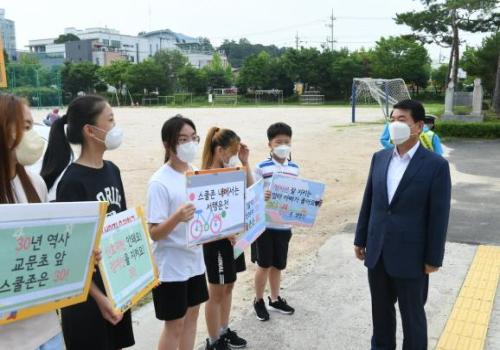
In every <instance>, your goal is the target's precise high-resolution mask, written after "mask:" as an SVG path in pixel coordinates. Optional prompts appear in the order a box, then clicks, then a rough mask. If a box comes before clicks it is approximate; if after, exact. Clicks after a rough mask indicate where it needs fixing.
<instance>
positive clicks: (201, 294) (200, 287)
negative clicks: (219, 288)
mask: <svg viewBox="0 0 500 350" xmlns="http://www.w3.org/2000/svg"><path fill="white" fill-rule="evenodd" d="M207 300H208V289H207V280H206V278H205V274H202V275H198V276H194V277H191V278H190V279H188V280H187V281H184V282H161V283H160V285H159V286H158V287H156V288H155V289H153V303H154V306H155V314H156V318H157V319H159V320H161V321H173V320H177V319H179V318H183V317H184V316H186V312H187V310H188V308H190V307H193V306H196V305H200V304H202V303H204V302H205V301H207Z"/></svg>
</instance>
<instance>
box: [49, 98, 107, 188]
mask: <svg viewBox="0 0 500 350" xmlns="http://www.w3.org/2000/svg"><path fill="white" fill-rule="evenodd" d="M106 103H107V102H106V100H105V99H104V98H103V97H101V96H94V95H87V96H80V97H77V98H75V99H74V100H73V101H71V103H70V104H69V106H68V110H67V112H66V114H65V115H64V116H63V117H62V118H59V119H57V120H56V121H55V122H54V123H53V124H52V127H51V128H50V134H49V144H48V145H47V150H46V152H45V155H44V157H43V163H42V170H41V172H40V175H41V176H42V177H43V179H44V180H45V183H46V184H47V188H48V189H49V190H50V189H51V188H52V186H54V183H55V182H56V180H57V178H58V177H59V176H60V175H61V174H62V172H63V171H64V169H66V167H67V166H68V165H69V163H70V162H71V161H72V159H73V151H72V149H71V145H70V143H72V144H76V145H81V146H83V127H84V126H85V125H87V124H89V125H95V123H96V120H97V117H98V116H99V115H100V114H101V113H102V111H103V110H104V108H105V107H106ZM66 125H67V128H66V131H65V130H64V129H65V126H66Z"/></svg>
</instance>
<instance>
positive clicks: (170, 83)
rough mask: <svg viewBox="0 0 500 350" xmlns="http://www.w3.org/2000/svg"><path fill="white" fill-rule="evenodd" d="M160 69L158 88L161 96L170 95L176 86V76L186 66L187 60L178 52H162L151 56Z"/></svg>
mask: <svg viewBox="0 0 500 350" xmlns="http://www.w3.org/2000/svg"><path fill="white" fill-rule="evenodd" d="M153 60H154V62H155V63H156V64H157V65H158V66H159V67H160V69H161V74H160V75H161V78H162V79H161V81H160V83H159V86H158V88H159V89H160V93H161V94H162V95H167V94H172V93H173V92H174V91H175V90H176V87H177V85H178V79H179V77H178V74H179V72H180V71H181V70H182V69H183V68H184V67H185V66H186V65H187V64H188V59H187V57H186V56H185V55H183V54H182V53H181V52H180V51H178V50H162V51H159V52H157V53H156V54H155V55H154V56H153Z"/></svg>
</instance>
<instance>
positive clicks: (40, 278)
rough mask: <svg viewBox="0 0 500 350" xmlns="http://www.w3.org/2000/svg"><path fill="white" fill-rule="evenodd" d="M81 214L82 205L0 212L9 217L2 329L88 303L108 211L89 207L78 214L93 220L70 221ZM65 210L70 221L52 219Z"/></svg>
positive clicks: (0, 292) (2, 238) (3, 243)
mask: <svg viewBox="0 0 500 350" xmlns="http://www.w3.org/2000/svg"><path fill="white" fill-rule="evenodd" d="M105 207H106V205H105V204H104V210H105ZM78 208H79V205H78V203H77V204H75V203H57V204H31V205H12V206H10V205H2V206H0V213H1V214H5V216H3V217H2V218H1V219H0V324H2V323H8V322H11V321H14V320H17V319H21V318H24V317H28V316H24V315H25V314H26V315H31V314H37V313H41V312H43V311H45V310H46V309H47V308H48V309H51V308H52V309H54V308H56V307H60V306H61V305H71V304H72V303H75V302H80V301H83V300H85V299H86V297H87V292H88V286H89V282H90V276H91V274H92V270H91V269H93V266H92V262H91V261H92V260H93V254H92V252H93V250H94V248H95V247H96V245H97V244H98V239H99V237H100V233H101V230H102V223H103V218H104V211H102V206H101V204H100V203H98V202H91V203H90V204H86V205H85V204H84V205H83V207H81V206H80V208H81V209H82V212H83V213H84V214H92V215H84V216H80V215H78V216H72V214H71V212H72V211H74V212H77V211H78ZM51 209H53V210H54V211H53V212H52V214H49V212H50V211H51ZM65 209H67V210H68V211H69V215H64V214H59V215H58V216H59V217H54V216H56V215H57V214H56V215H54V214H53V213H57V212H64V210H65ZM44 213H47V214H44ZM9 214H11V215H9ZM16 215H17V216H24V218H25V219H23V220H19V218H17V219H16V218H15V217H14V216H16ZM9 216H10V217H11V220H9V219H8V218H9ZM74 297H78V299H75V300H71V299H72V298H74ZM58 301H61V304H58V305H57V306H56V305H55V304H53V303H54V302H58ZM47 304H51V305H49V306H47ZM26 310H29V312H27V311H26Z"/></svg>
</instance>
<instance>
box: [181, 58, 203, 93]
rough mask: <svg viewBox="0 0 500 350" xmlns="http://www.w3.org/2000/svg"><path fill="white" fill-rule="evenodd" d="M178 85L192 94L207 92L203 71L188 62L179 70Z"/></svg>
mask: <svg viewBox="0 0 500 350" xmlns="http://www.w3.org/2000/svg"><path fill="white" fill-rule="evenodd" d="M179 87H180V88H182V89H183V90H184V91H188V92H192V93H194V94H205V93H206V92H207V77H206V75H205V72H204V71H203V70H201V69H196V68H194V67H193V66H191V65H189V64H188V65H186V66H185V67H183V68H182V69H181V71H180V72H179Z"/></svg>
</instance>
